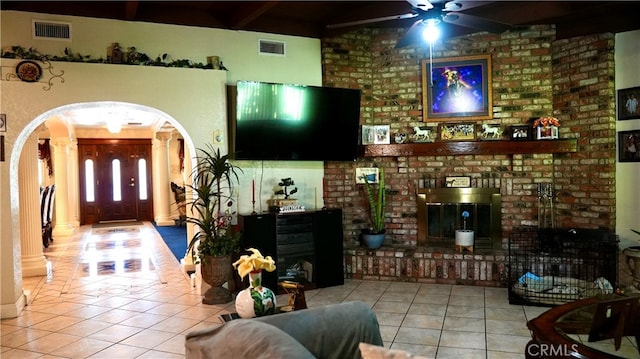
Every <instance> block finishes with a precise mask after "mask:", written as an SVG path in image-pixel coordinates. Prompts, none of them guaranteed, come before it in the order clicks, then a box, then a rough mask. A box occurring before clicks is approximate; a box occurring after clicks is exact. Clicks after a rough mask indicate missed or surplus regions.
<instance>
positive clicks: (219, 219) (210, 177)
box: [186, 145, 242, 304]
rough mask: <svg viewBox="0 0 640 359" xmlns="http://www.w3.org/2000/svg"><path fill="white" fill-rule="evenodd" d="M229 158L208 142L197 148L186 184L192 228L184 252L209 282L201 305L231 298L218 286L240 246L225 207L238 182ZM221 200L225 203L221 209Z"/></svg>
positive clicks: (229, 273) (228, 203)
mask: <svg viewBox="0 0 640 359" xmlns="http://www.w3.org/2000/svg"><path fill="white" fill-rule="evenodd" d="M229 160H230V157H229V155H228V154H227V155H222V154H221V153H220V150H219V149H214V148H213V146H211V145H209V146H208V147H207V148H206V149H198V156H197V157H196V161H197V164H196V168H195V170H194V172H193V174H192V179H193V185H187V186H188V187H189V188H190V189H191V190H192V191H193V194H192V198H191V200H190V201H189V202H188V205H189V206H190V209H191V211H190V213H191V214H192V215H191V216H187V218H186V220H187V223H191V224H193V225H195V227H196V228H195V234H194V235H193V237H192V238H191V240H190V241H189V245H188V247H187V252H190V253H191V255H192V257H193V258H194V262H195V263H200V271H201V274H202V280H203V281H205V282H206V283H207V284H209V285H211V288H210V289H208V290H207V291H206V292H205V294H204V297H203V299H202V302H203V303H205V304H220V303H227V302H230V301H231V292H230V291H229V289H227V288H224V287H222V285H223V284H224V283H226V282H227V281H229V280H230V279H231V278H232V277H231V259H232V257H233V256H235V255H238V253H239V249H240V232H239V231H237V230H235V229H234V228H233V226H232V225H231V215H232V213H231V212H230V210H229V207H231V205H232V204H233V202H232V201H231V193H232V187H233V183H234V181H235V182H237V181H238V172H242V169H240V168H239V167H236V166H234V165H233V164H231V163H230V162H229ZM223 202H225V203H226V205H227V209H225V211H224V212H223V211H222V203H223Z"/></svg>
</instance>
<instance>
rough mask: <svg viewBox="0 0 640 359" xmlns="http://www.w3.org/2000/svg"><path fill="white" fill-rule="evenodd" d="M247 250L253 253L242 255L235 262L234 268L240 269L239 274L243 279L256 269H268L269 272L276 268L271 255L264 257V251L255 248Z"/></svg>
mask: <svg viewBox="0 0 640 359" xmlns="http://www.w3.org/2000/svg"><path fill="white" fill-rule="evenodd" d="M247 250H248V251H250V252H252V253H253V254H251V255H246V254H244V255H242V256H240V259H238V260H237V261H235V262H233V268H236V269H237V270H238V274H240V277H241V278H242V279H244V277H245V276H246V275H247V274H249V273H250V272H253V271H255V270H266V271H267V272H273V271H274V270H276V265H275V262H274V260H273V258H271V256H266V257H263V256H262V253H260V251H259V250H257V249H255V248H249V249H247Z"/></svg>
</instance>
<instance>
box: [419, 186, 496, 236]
mask: <svg viewBox="0 0 640 359" xmlns="http://www.w3.org/2000/svg"><path fill="white" fill-rule="evenodd" d="M500 206H501V199H500V190H499V189H497V188H427V189H419V190H418V245H423V246H429V247H444V248H453V247H454V242H455V231H456V230H457V229H463V226H464V225H463V221H462V216H461V214H462V212H463V211H467V212H469V214H470V216H469V218H468V219H467V221H466V229H472V230H473V231H474V233H475V238H474V241H475V244H474V246H475V248H476V249H493V248H501V242H502V238H501V232H502V231H501V218H500Z"/></svg>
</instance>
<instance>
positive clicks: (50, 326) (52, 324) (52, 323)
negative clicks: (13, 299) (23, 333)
mask: <svg viewBox="0 0 640 359" xmlns="http://www.w3.org/2000/svg"><path fill="white" fill-rule="evenodd" d="M81 321H83V319H82V318H78V317H69V316H66V315H61V316H58V317H54V318H51V319H47V320H45V321H44V322H40V323H37V324H34V325H32V326H31V328H34V329H40V330H48V331H50V332H55V331H59V330H61V329H63V328H66V327H68V326H70V325H74V324H76V323H79V322H81Z"/></svg>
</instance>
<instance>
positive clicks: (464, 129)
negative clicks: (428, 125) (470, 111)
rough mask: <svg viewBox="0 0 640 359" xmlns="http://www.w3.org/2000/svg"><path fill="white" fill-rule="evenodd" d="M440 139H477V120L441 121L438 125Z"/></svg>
mask: <svg viewBox="0 0 640 359" xmlns="http://www.w3.org/2000/svg"><path fill="white" fill-rule="evenodd" d="M438 140H439V141H475V140H476V124H475V122H454V123H441V124H439V125H438Z"/></svg>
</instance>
